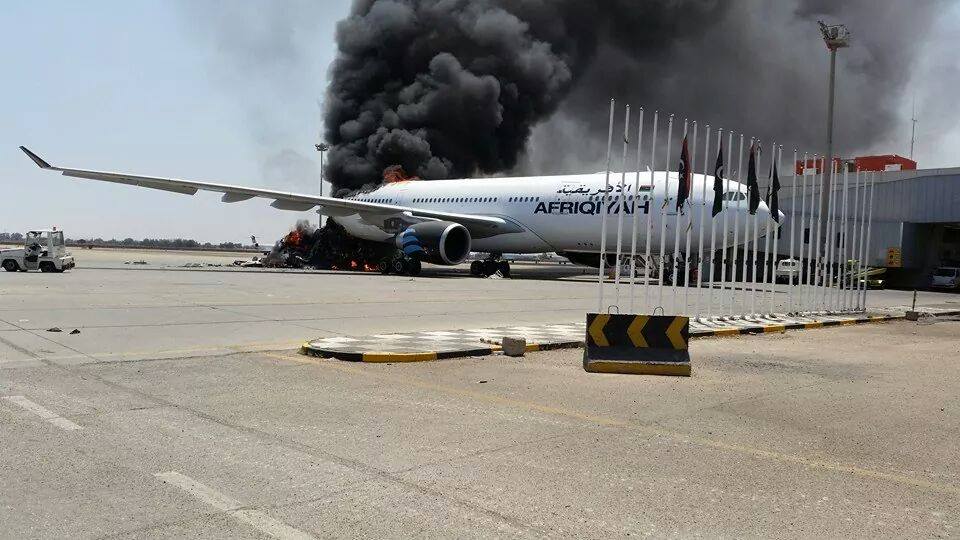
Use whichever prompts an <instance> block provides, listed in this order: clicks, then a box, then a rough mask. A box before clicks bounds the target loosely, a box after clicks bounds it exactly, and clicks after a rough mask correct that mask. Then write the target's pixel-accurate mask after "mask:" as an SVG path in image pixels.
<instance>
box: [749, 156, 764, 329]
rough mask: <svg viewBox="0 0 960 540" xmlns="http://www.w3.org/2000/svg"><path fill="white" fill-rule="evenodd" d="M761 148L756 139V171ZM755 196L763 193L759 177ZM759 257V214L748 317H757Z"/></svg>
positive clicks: (754, 228)
mask: <svg viewBox="0 0 960 540" xmlns="http://www.w3.org/2000/svg"><path fill="white" fill-rule="evenodd" d="M762 147H763V146H762V145H761V144H760V140H759V139H757V152H756V155H755V157H754V159H755V161H756V166H755V168H756V170H757V171H760V170H762V169H761V168H760V156H761V155H762V154H763V151H762V150H761V148H762ZM757 191H758V193H757V195H758V196H760V195H761V194H762V193H763V190H762V189H760V175H759V174H758V175H757ZM760 200H761V201H763V197H762V196H760ZM759 256H760V217H759V214H754V215H753V268H752V270H753V275H752V276H751V277H752V278H753V283H752V285H753V287H752V290H751V291H750V292H751V294H750V316H751V317H754V316H756V315H757V288H758V287H759V286H760V273H759V272H758V271H757V258H758V257H759Z"/></svg>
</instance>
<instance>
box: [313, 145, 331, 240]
mask: <svg viewBox="0 0 960 540" xmlns="http://www.w3.org/2000/svg"><path fill="white" fill-rule="evenodd" d="M313 147H314V148H316V149H317V152H320V196H321V197H323V154H324V153H326V151H327V150H329V149H330V145H328V144H327V143H324V142H321V143H319V144H315V145H313ZM317 221H318V222H319V224H320V227H323V214H321V213H320V212H317Z"/></svg>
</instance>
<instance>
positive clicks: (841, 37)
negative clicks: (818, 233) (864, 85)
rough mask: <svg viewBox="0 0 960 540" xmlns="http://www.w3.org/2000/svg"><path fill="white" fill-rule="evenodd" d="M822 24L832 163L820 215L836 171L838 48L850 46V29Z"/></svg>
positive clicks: (824, 212) (828, 140)
mask: <svg viewBox="0 0 960 540" xmlns="http://www.w3.org/2000/svg"><path fill="white" fill-rule="evenodd" d="M817 24H818V25H820V33H821V34H822V35H823V41H824V43H826V45H827V50H829V51H830V90H829V98H828V105H827V155H826V157H825V159H826V162H825V163H824V166H826V165H827V163H829V164H830V174H825V175H824V183H823V190H822V191H821V192H820V215H821V216H823V215H826V213H827V205H828V201H829V196H830V190H831V187H830V178H831V175H832V173H833V172H835V169H834V164H833V105H834V94H835V92H834V86H835V83H836V77H837V76H836V72H837V49H842V48H844V47H848V46H850V31H849V30H847V27H846V26H844V25H842V24H835V25H831V26H827V25H826V24H825V23H824V22H823V21H817Z"/></svg>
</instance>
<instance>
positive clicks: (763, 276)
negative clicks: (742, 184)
mask: <svg viewBox="0 0 960 540" xmlns="http://www.w3.org/2000/svg"><path fill="white" fill-rule="evenodd" d="M776 162H777V143H776V142H774V143H773V144H772V145H771V146H770V174H769V175H768V176H767V196H766V197H765V199H766V200H764V198H761V199H760V200H761V201H764V202H765V203H767V211H768V212H770V215H769V216H768V218H767V219H766V220H765V223H764V224H763V226H764V229H765V232H764V235H763V267H762V268H761V270H760V284H761V287H763V288H762V289H761V290H760V291H761V292H760V294H762V295H763V296H762V298H761V300H768V296H769V295H768V294H767V293H768V291H767V288H768V285H769V283H768V282H767V267H768V266H769V262H770V257H771V255H772V254H771V253H770V228H771V226H772V224H771V222H772V221H773V209H772V208H771V207H770V204H771V203H772V202H773V165H774V163H776ZM760 311H763V306H760ZM771 312H772V310H771V311H768V312H767V314H768V315H769V314H770V313H771Z"/></svg>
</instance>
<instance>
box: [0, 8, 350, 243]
mask: <svg viewBox="0 0 960 540" xmlns="http://www.w3.org/2000/svg"><path fill="white" fill-rule="evenodd" d="M307 4H312V5H307ZM318 4H319V5H321V7H317V5H318ZM218 5H219V4H217V3H214V2H208V3H204V4H202V5H201V4H200V3H198V2H192V1H184V2H171V1H169V0H167V1H157V0H136V1H133V2H119V1H115V2H72V1H56V2H54V1H40V2H9V3H6V4H4V8H3V12H2V15H0V17H2V19H3V24H2V27H3V32H0V69H2V73H3V74H4V76H3V84H0V103H2V105H0V107H2V110H3V114H2V119H3V120H2V123H0V201H2V205H0V231H3V230H6V231H24V230H26V229H28V228H37V227H49V226H52V225H56V226H58V227H61V228H63V229H64V230H65V231H66V232H67V234H68V235H69V236H73V237H96V236H101V237H104V238H110V237H119V238H123V237H126V236H132V237H134V238H142V237H148V236H149V237H177V236H180V237H190V238H195V239H198V240H207V241H245V242H246V241H249V236H250V235H251V234H255V235H257V237H258V239H261V240H262V241H263V240H266V241H268V242H273V241H274V240H275V239H277V238H279V236H280V235H281V234H283V233H285V232H286V231H287V230H288V229H289V228H290V226H291V224H293V223H294V221H295V220H296V219H297V218H298V217H302V216H305V217H309V218H311V219H314V220H315V219H316V214H310V213H298V212H288V211H279V210H276V209H273V208H270V207H269V206H268V205H269V202H270V201H269V200H266V199H261V200H251V201H246V202H240V203H235V204H223V203H220V202H219V197H220V196H219V195H218V194H214V193H203V192H201V193H198V194H197V195H195V196H192V197H191V196H186V195H178V194H173V193H167V192H161V191H155V190H149V189H143V188H134V187H128V186H122V185H117V184H109V183H103V182H97V181H89V180H80V179H70V178H66V177H63V176H59V175H58V174H56V173H51V172H47V171H41V170H40V169H38V168H36V167H35V166H34V165H33V163H32V162H30V161H29V160H28V159H27V158H26V156H24V155H23V154H22V153H21V152H20V150H19V149H18V148H17V147H18V145H21V144H22V145H26V146H27V147H29V148H30V149H32V150H33V151H35V152H37V153H38V154H39V155H41V156H42V157H44V158H45V159H46V160H47V161H49V162H51V163H53V164H58V165H67V166H74V167H82V168H93V169H101V170H119V171H129V172H139V173H144V174H152V175H157V176H173V177H181V178H189V179H206V180H213V181H219V182H224V183H231V184H242V185H250V186H270V187H282V188H284V189H289V190H297V191H301V192H309V193H316V192H317V190H318V189H319V187H318V185H317V179H318V178H319V156H318V155H317V152H316V151H315V150H313V148H312V144H313V143H314V142H316V141H317V140H318V136H319V130H320V101H319V100H320V99H321V98H322V95H323V89H324V87H325V85H326V70H327V66H328V65H329V63H330V61H331V60H332V58H333V53H334V43H333V35H334V25H335V24H336V21H338V20H339V19H341V18H343V17H344V16H345V15H346V13H347V10H348V7H349V3H348V2H347V1H346V0H337V1H333V0H324V1H323V2H282V3H281V2H269V3H267V2H246V3H244V4H243V5H244V6H246V7H241V8H240V9H238V6H240V3H239V2H231V9H230V10H229V12H230V16H229V17H224V16H215V15H216V14H217V12H218V11H219V10H218ZM261 6H270V9H269V10H267V9H261ZM298 13H299V14H300V15H302V17H298V16H297V15H298ZM249 17H256V18H257V19H259V20H258V24H256V25H253V24H249V21H248V20H231V18H249ZM233 28H243V29H247V30H249V29H251V28H255V29H256V30H257V31H256V32H250V33H246V32H243V33H236V32H233V31H232V29H233ZM248 64H249V65H248ZM254 64H255V65H254Z"/></svg>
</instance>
